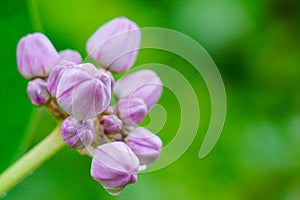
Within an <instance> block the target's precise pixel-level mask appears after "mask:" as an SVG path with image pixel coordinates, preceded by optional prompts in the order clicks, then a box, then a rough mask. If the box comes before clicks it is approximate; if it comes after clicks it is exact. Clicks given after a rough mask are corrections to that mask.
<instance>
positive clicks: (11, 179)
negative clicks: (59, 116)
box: [0, 124, 64, 196]
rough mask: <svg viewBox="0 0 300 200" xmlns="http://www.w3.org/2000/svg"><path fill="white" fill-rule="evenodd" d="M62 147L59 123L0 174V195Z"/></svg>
mask: <svg viewBox="0 0 300 200" xmlns="http://www.w3.org/2000/svg"><path fill="white" fill-rule="evenodd" d="M62 147H64V142H63V141H62V138H61V136H60V124H59V126H57V127H56V128H55V129H54V130H53V131H52V132H51V133H50V134H49V135H48V136H47V137H46V138H45V139H44V140H43V141H41V142H40V143H39V144H37V145H36V146H35V147H34V148H33V149H32V150H30V151H29V152H28V153H26V154H25V155H24V156H23V157H21V158H20V159H19V160H18V161H17V162H15V163H14V164H13V165H12V166H10V167H9V168H8V169H7V170H6V171H4V172H3V173H2V174H1V175H0V196H2V195H4V194H5V193H7V192H8V191H10V190H11V189H12V188H13V187H14V186H16V185H17V184H18V183H19V182H20V181H22V180H23V179H24V178H25V177H26V176H28V175H29V174H30V173H32V172H33V171H34V170H35V169H37V168H38V167H39V166H40V165H41V164H42V163H43V162H45V161H46V160H48V159H49V158H51V157H52V156H53V155H55V154H56V153H57V152H58V151H59V150H61V149H62Z"/></svg>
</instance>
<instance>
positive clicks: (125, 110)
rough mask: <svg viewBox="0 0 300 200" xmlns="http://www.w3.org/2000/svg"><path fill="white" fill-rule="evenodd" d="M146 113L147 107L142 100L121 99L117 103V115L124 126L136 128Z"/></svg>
mask: <svg viewBox="0 0 300 200" xmlns="http://www.w3.org/2000/svg"><path fill="white" fill-rule="evenodd" d="M147 113H148V108H147V105H146V104H145V103H144V101H143V100H142V99H138V98H130V99H121V100H120V101H119V102H118V103H117V114H118V116H119V117H120V119H121V120H122V121H123V122H124V124H125V125H130V126H136V125H137V124H139V123H140V122H141V121H143V120H144V119H145V117H146V115H147Z"/></svg>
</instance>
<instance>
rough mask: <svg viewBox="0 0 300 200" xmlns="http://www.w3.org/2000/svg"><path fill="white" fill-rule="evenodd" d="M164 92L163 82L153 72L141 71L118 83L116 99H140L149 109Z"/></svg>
mask: <svg viewBox="0 0 300 200" xmlns="http://www.w3.org/2000/svg"><path fill="white" fill-rule="evenodd" d="M161 92H162V82H161V80H160V78H159V77H158V76H157V75H156V73H155V72H154V71H152V70H141V71H138V72H134V73H132V74H129V75H127V76H125V77H123V78H121V79H120V80H118V81H117V83H116V84H115V87H114V96H115V97H116V99H124V98H140V99H142V100H143V101H144V102H145V103H146V105H147V107H148V109H150V108H151V107H152V106H153V105H154V104H155V103H156V102H157V101H158V99H159V97H160V95H161Z"/></svg>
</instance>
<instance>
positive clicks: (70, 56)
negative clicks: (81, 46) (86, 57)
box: [59, 49, 82, 64]
mask: <svg viewBox="0 0 300 200" xmlns="http://www.w3.org/2000/svg"><path fill="white" fill-rule="evenodd" d="M59 56H60V59H61V60H66V61H70V62H74V63H75V64H81V63H82V58H81V55H80V53H78V52H77V51H74V50H70V49H66V50H63V51H60V52H59Z"/></svg>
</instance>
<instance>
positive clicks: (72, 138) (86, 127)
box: [61, 116, 95, 149]
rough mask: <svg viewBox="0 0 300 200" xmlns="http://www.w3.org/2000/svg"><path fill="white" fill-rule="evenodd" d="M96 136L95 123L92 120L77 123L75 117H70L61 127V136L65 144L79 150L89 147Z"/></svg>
mask: <svg viewBox="0 0 300 200" xmlns="http://www.w3.org/2000/svg"><path fill="white" fill-rule="evenodd" d="M94 135H95V128H94V123H93V121H92V120H87V121H77V120H76V119H74V118H73V117H71V116H70V117H68V118H66V119H65V120H64V122H63V123H62V125H61V136H62V139H63V140H64V142H65V143H66V144H67V145H68V146H70V147H72V148H77V149H82V148H84V147H86V146H89V145H90V144H91V143H92V142H93V140H94Z"/></svg>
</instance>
